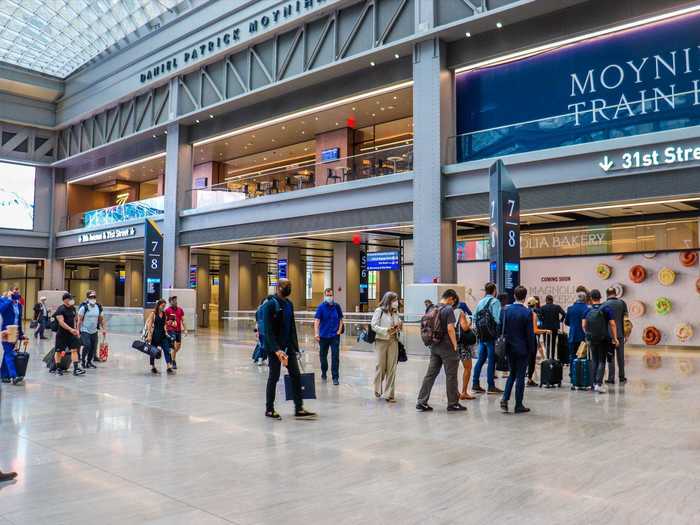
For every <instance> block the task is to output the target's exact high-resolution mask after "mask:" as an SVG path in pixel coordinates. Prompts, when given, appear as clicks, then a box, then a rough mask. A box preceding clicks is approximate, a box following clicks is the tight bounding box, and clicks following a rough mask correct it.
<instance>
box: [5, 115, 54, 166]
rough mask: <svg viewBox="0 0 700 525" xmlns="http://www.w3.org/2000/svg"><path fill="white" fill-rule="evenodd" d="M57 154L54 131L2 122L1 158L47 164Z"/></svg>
mask: <svg viewBox="0 0 700 525" xmlns="http://www.w3.org/2000/svg"><path fill="white" fill-rule="evenodd" d="M55 156H56V134H55V133H54V132H52V131H48V130H44V129H38V128H30V127H26V126H17V125H14V124H5V123H2V122H0V159H6V160H17V161H22V162H36V163H43V164H46V163H50V162H53V161H54V160H55Z"/></svg>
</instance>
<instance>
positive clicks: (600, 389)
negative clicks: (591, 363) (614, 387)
mask: <svg viewBox="0 0 700 525" xmlns="http://www.w3.org/2000/svg"><path fill="white" fill-rule="evenodd" d="M593 390H594V391H595V392H597V393H599V394H605V393H607V390H605V388H604V387H603V385H595V386H594V387H593Z"/></svg>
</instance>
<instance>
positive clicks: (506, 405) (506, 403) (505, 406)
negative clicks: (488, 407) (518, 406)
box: [501, 400, 508, 414]
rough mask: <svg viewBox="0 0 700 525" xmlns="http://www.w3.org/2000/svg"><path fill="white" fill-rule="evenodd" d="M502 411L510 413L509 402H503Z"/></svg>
mask: <svg viewBox="0 0 700 525" xmlns="http://www.w3.org/2000/svg"><path fill="white" fill-rule="evenodd" d="M501 410H503V412H504V413H505V414H507V413H508V401H503V400H501Z"/></svg>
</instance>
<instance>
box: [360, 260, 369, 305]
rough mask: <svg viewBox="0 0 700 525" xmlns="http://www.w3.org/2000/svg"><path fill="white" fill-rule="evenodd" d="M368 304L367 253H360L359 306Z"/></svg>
mask: <svg viewBox="0 0 700 525" xmlns="http://www.w3.org/2000/svg"><path fill="white" fill-rule="evenodd" d="M368 303H369V270H368V269H367V252H365V251H364V250H363V251H361V252H360V304H368Z"/></svg>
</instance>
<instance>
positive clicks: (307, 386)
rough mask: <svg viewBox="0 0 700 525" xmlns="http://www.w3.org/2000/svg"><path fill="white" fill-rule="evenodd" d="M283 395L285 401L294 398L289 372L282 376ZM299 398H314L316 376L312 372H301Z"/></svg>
mask: <svg viewBox="0 0 700 525" xmlns="http://www.w3.org/2000/svg"><path fill="white" fill-rule="evenodd" d="M284 397H285V399H286V400H287V401H290V400H292V399H294V389H293V388H292V378H291V377H289V374H287V375H285V376H284ZM301 398H302V399H316V376H315V374H314V373H313V372H307V373H302V374H301Z"/></svg>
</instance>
